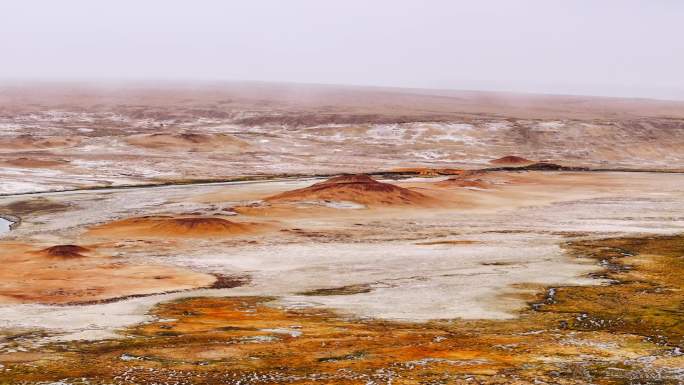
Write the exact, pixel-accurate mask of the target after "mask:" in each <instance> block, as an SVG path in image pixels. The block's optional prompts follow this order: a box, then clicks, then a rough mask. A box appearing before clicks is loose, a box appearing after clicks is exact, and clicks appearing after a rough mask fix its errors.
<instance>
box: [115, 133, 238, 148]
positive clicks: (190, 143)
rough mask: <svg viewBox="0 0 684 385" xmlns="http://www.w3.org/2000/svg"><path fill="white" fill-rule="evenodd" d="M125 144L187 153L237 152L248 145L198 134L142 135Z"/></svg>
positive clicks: (215, 135)
mask: <svg viewBox="0 0 684 385" xmlns="http://www.w3.org/2000/svg"><path fill="white" fill-rule="evenodd" d="M126 142H127V143H128V144H130V145H133V146H137V147H144V148H149V149H155V150H187V151H218V150H220V151H228V152H239V151H240V150H242V149H245V148H247V147H249V145H248V144H247V143H246V142H244V141H242V140H240V139H238V138H236V137H234V136H231V135H227V134H198V133H190V132H183V133H176V134H165V133H155V134H142V135H133V136H130V137H128V138H126Z"/></svg>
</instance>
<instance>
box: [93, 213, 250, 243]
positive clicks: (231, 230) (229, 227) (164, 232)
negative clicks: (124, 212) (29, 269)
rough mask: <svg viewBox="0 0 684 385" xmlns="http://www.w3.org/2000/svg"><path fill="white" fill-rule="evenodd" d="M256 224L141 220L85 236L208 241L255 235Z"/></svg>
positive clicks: (192, 219)
mask: <svg viewBox="0 0 684 385" xmlns="http://www.w3.org/2000/svg"><path fill="white" fill-rule="evenodd" d="M258 228H259V226H258V225H256V224H251V223H237V222H232V221H229V220H226V219H222V218H207V217H188V218H174V217H141V218H130V219H124V220H120V221H115V222H111V223H107V224H104V225H101V226H97V227H94V228H92V229H91V230H90V232H89V234H91V235H95V236H105V237H118V236H132V237H153V238H163V237H197V238H201V237H212V236H231V235H241V234H247V233H251V232H255V231H257V230H258Z"/></svg>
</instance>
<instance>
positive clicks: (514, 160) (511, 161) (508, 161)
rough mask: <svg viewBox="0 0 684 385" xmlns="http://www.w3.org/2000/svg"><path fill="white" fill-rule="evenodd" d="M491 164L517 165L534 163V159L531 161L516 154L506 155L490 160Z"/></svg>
mask: <svg viewBox="0 0 684 385" xmlns="http://www.w3.org/2000/svg"><path fill="white" fill-rule="evenodd" d="M489 163H491V164H496V165H501V166H517V165H525V164H532V163H534V161H531V160H529V159H525V158H522V157H519V156H515V155H508V156H504V157H502V158H499V159H494V160H492V161H489Z"/></svg>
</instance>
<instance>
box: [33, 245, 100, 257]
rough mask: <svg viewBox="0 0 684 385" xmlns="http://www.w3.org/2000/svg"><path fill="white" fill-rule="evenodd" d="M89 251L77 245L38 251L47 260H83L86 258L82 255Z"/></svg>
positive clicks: (59, 246)
mask: <svg viewBox="0 0 684 385" xmlns="http://www.w3.org/2000/svg"><path fill="white" fill-rule="evenodd" d="M89 251H90V250H89V249H86V248H85V247H81V246H77V245H57V246H52V247H48V248H47V249H43V250H40V252H39V253H40V254H42V255H44V256H46V257H49V258H61V259H70V258H85V257H86V256H85V255H83V254H84V253H88V252H89Z"/></svg>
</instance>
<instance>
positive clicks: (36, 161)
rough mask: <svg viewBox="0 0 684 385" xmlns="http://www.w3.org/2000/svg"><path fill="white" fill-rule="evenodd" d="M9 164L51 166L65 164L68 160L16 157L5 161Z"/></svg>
mask: <svg viewBox="0 0 684 385" xmlns="http://www.w3.org/2000/svg"><path fill="white" fill-rule="evenodd" d="M3 163H4V164H6V165H8V166H14V167H23V168H49V167H58V166H63V165H65V164H67V163H69V162H68V161H65V160H44V159H31V158H16V159H8V160H5V161H4V162H3Z"/></svg>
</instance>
